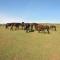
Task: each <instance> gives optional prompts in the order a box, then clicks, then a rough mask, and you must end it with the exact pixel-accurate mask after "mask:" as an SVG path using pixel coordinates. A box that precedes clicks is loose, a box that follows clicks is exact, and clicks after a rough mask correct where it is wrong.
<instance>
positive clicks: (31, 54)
mask: <svg viewBox="0 0 60 60" xmlns="http://www.w3.org/2000/svg"><path fill="white" fill-rule="evenodd" d="M56 26H57V31H53V30H50V34H48V33H38V32H37V31H35V32H30V33H26V32H25V31H23V30H18V31H10V30H8V29H5V28H4V27H0V60H60V25H56Z"/></svg>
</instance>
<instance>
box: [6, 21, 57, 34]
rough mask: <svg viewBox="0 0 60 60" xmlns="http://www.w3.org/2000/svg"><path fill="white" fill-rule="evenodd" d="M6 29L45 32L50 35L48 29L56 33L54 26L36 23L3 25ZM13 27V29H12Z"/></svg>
mask: <svg viewBox="0 0 60 60" xmlns="http://www.w3.org/2000/svg"><path fill="white" fill-rule="evenodd" d="M5 27H6V29H8V28H9V27H10V30H12V31H13V30H19V29H20V28H19V27H21V29H22V30H25V31H26V32H34V31H35V30H36V31H38V32H40V31H43V32H45V31H46V32H47V33H48V34H49V33H50V29H54V30H55V31H56V26H55V25H48V24H38V23H24V22H22V23H6V25H5ZM14 27H15V28H14Z"/></svg>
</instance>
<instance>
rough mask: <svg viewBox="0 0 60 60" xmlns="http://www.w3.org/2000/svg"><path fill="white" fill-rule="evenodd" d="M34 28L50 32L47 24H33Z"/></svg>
mask: <svg viewBox="0 0 60 60" xmlns="http://www.w3.org/2000/svg"><path fill="white" fill-rule="evenodd" d="M35 29H36V30H37V31H38V32H40V31H45V30H47V32H48V33H50V32H49V26H48V25H42V24H35Z"/></svg>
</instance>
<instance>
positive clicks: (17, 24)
mask: <svg viewBox="0 0 60 60" xmlns="http://www.w3.org/2000/svg"><path fill="white" fill-rule="evenodd" d="M20 25H21V23H7V24H6V29H7V28H9V27H10V30H13V27H15V30H18V29H19V26H20Z"/></svg>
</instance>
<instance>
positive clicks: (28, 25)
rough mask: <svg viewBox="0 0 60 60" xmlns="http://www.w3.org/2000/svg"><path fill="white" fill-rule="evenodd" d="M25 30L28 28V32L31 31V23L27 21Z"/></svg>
mask: <svg viewBox="0 0 60 60" xmlns="http://www.w3.org/2000/svg"><path fill="white" fill-rule="evenodd" d="M24 30H26V32H29V31H30V24H29V23H25V28H24Z"/></svg>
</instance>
